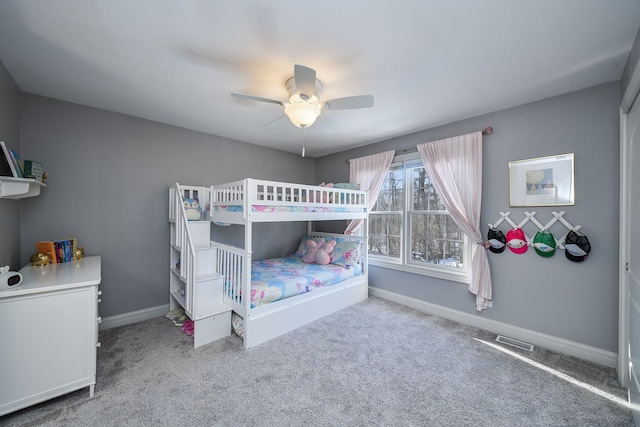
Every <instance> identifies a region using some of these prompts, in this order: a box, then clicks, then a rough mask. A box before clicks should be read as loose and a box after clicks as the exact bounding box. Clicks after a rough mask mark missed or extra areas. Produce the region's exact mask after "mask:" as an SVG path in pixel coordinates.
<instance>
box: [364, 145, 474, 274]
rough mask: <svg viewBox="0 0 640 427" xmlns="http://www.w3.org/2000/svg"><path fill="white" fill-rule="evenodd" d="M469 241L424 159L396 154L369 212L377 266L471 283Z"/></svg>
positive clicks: (372, 259) (371, 248) (371, 257)
mask: <svg viewBox="0 0 640 427" xmlns="http://www.w3.org/2000/svg"><path fill="white" fill-rule="evenodd" d="M467 259H469V255H468V244H467V238H466V236H465V235H464V233H463V232H462V231H461V230H460V228H459V227H458V226H457V225H456V223H455V222H454V221H453V218H451V216H450V215H449V213H448V212H447V210H446V209H445V207H444V205H443V204H442V201H441V199H440V197H439V196H438V194H437V193H436V191H435V189H434V188H433V184H432V182H431V179H430V178H429V176H428V175H427V172H426V170H425V168H424V167H423V165H422V161H421V160H420V157H419V155H418V154H417V153H416V154H412V155H408V156H407V155H405V156H396V158H395V159H394V163H393V164H392V165H391V167H390V169H389V171H388V172H387V176H386V178H385V181H384V184H383V186H382V189H381V190H380V194H379V196H378V200H377V201H376V204H375V205H374V207H373V209H372V210H371V211H370V212H369V261H370V263H371V264H372V265H377V266H381V267H388V268H395V269H399V270H403V271H409V272H412V273H418V274H425V275H429V276H434V277H440V278H443V279H449V280H455V281H459V282H464V283H468V269H467V264H468V262H467Z"/></svg>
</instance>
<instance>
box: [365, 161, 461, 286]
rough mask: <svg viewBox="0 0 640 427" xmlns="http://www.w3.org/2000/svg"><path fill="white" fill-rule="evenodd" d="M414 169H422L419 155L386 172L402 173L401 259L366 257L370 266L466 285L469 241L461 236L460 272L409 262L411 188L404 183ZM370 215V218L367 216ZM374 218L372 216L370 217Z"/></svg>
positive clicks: (397, 164) (370, 255)
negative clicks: (400, 170) (402, 171)
mask: <svg viewBox="0 0 640 427" xmlns="http://www.w3.org/2000/svg"><path fill="white" fill-rule="evenodd" d="M416 166H423V163H422V159H421V158H420V154H419V153H409V154H403V155H398V156H395V157H394V159H393V162H392V163H391V166H390V167H389V171H391V170H393V169H398V168H401V169H403V170H404V172H405V173H404V208H403V211H402V222H401V231H400V233H401V241H402V244H401V247H400V258H399V259H395V258H389V257H385V256H380V255H375V254H371V253H370V254H369V255H368V257H369V264H370V265H374V266H377V267H384V268H390V269H394V270H399V271H404V272H408V273H413V274H421V275H424V276H430V277H436V278H439V279H445V280H450V281H454V282H460V283H466V284H468V283H469V264H470V263H471V253H470V251H471V248H470V245H469V239H468V238H467V236H466V235H465V234H464V233H463V236H464V237H463V246H464V247H463V249H462V264H463V268H455V267H448V266H444V265H437V264H422V263H420V264H419V263H418V262H416V261H413V260H412V259H411V239H410V238H409V236H408V234H407V233H408V232H409V230H410V227H411V224H410V215H409V212H411V209H409V208H410V204H411V203H412V194H411V190H412V188H411V187H412V185H411V184H410V183H409V182H408V181H407V179H408V173H409V172H408V168H413V167H416ZM370 215H372V214H371V213H370ZM373 215H375V214H373Z"/></svg>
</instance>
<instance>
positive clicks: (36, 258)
mask: <svg viewBox="0 0 640 427" xmlns="http://www.w3.org/2000/svg"><path fill="white" fill-rule="evenodd" d="M29 261H31V265H47V264H51V257H50V256H49V254H43V253H37V254H33V255H31V258H30V259H29Z"/></svg>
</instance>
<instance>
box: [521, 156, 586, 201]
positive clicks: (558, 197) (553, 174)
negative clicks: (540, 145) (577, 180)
mask: <svg viewBox="0 0 640 427" xmlns="http://www.w3.org/2000/svg"><path fill="white" fill-rule="evenodd" d="M573 171H574V166H573V153H571V154H559V155H556V156H548V157H538V158H535V159H526V160H514V161H511V162H509V206H511V207H527V206H564V205H573V204H574V203H575V200H574V190H575V189H574V178H573V176H574V172H573Z"/></svg>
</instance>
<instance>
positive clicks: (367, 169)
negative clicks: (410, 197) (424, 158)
mask: <svg viewBox="0 0 640 427" xmlns="http://www.w3.org/2000/svg"><path fill="white" fill-rule="evenodd" d="M395 153H396V152H395V151H393V150H392V151H386V152H384V153H379V154H373V155H371V156H366V157H359V158H357V159H351V160H350V164H351V168H350V169H349V182H351V183H352V184H358V185H360V190H368V191H369V206H367V209H368V210H371V208H373V205H375V204H376V200H377V199H378V194H380V189H382V184H384V178H385V177H386V176H387V171H388V170H389V166H391V162H392V161H393V156H395ZM360 224H362V220H361V219H354V220H352V221H351V222H349V225H347V229H346V230H345V231H344V234H353V232H354V231H356V230H357V229H358V227H360Z"/></svg>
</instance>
